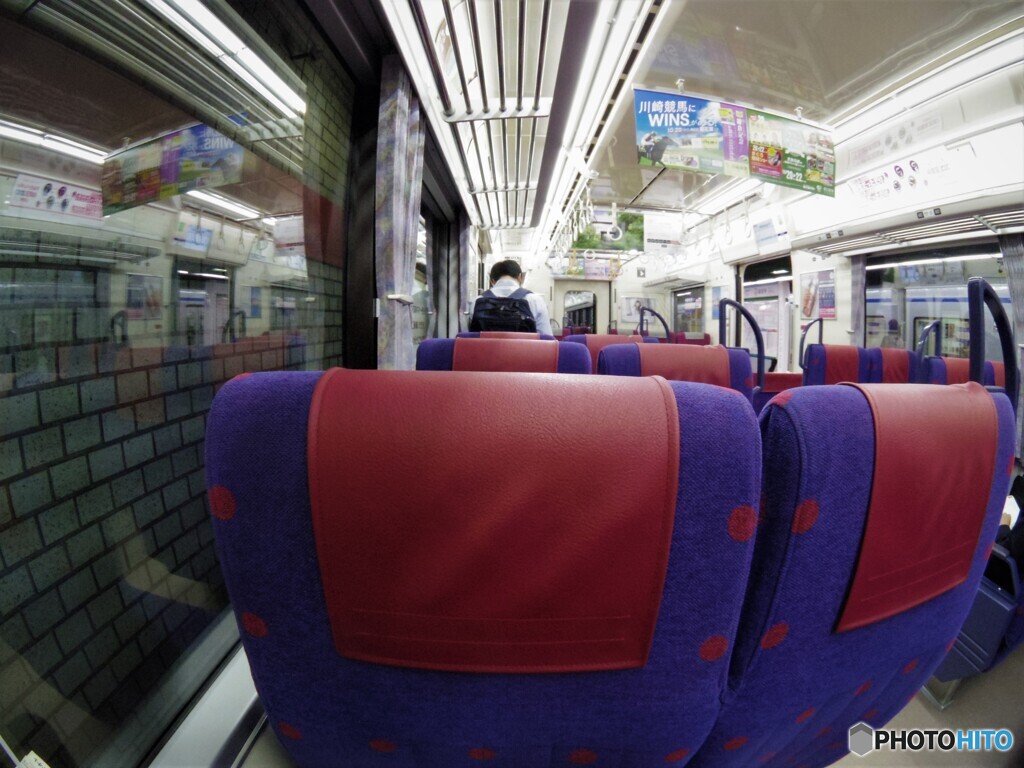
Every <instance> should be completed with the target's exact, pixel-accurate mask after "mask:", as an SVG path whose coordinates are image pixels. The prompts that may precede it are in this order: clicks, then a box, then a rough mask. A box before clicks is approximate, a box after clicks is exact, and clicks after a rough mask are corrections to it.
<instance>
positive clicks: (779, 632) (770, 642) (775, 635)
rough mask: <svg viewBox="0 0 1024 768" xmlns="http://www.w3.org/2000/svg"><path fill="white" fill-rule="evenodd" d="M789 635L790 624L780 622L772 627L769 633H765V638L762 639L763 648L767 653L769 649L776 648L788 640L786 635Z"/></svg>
mask: <svg viewBox="0 0 1024 768" xmlns="http://www.w3.org/2000/svg"><path fill="white" fill-rule="evenodd" d="M788 634H789V624H787V623H786V622H784V621H780V622H779V623H778V624H776V625H774V626H773V627H771V628H770V629H769V630H768V631H767V632H765V633H764V637H762V638H761V647H762V648H764V649H765V650H766V651H767V650H768V649H769V648H774V647H775V646H776V645H778V644H779V643H781V642H782V641H783V640H785V639H786V635H788Z"/></svg>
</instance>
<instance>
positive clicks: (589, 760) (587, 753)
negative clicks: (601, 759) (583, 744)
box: [569, 749, 597, 765]
mask: <svg viewBox="0 0 1024 768" xmlns="http://www.w3.org/2000/svg"><path fill="white" fill-rule="evenodd" d="M569 762H570V763H572V764H573V765H593V764H594V763H596V762H597V752H594V751H592V750H589V749H577V750H575V751H573V752H572V754H570V755H569Z"/></svg>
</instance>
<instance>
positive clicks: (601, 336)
mask: <svg viewBox="0 0 1024 768" xmlns="http://www.w3.org/2000/svg"><path fill="white" fill-rule="evenodd" d="M562 343H569V344H584V345H586V347H587V351H588V352H590V360H591V363H592V370H593V372H594V373H597V360H598V357H599V356H600V354H601V350H602V349H604V348H605V347H607V346H608V345H610V344H641V343H642V344H657V343H659V342H658V339H656V338H654V337H651V336H625V335H619V334H617V333H587V334H581V333H577V334H573V335H572V336H566V337H565V338H563V339H562Z"/></svg>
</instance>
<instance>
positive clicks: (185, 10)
mask: <svg viewBox="0 0 1024 768" xmlns="http://www.w3.org/2000/svg"><path fill="white" fill-rule="evenodd" d="M144 1H145V3H146V4H147V5H149V7H150V8H152V9H153V10H154V11H156V12H157V13H158V14H160V15H161V16H163V17H164V18H165V19H167V21H169V22H171V24H173V25H174V26H175V27H177V28H178V29H179V30H181V31H182V32H183V33H184V34H185V36H186V37H188V38H189V39H190V40H192V41H193V42H194V43H196V44H197V45H198V46H199V47H200V48H202V49H203V50H204V51H206V52H207V53H208V54H210V55H211V56H212V57H214V58H215V59H217V60H218V61H220V62H221V64H223V65H224V66H225V67H226V68H227V69H229V70H230V71H231V72H232V73H234V74H235V75H236V76H238V77H239V78H240V79H241V80H242V81H243V82H245V83H246V84H247V85H248V86H249V87H250V88H252V89H253V90H254V91H255V92H256V93H258V94H259V95H260V96H262V97H263V98H265V99H266V100H267V101H268V102H270V103H271V104H273V105H274V106H275V107H276V108H277V109H278V110H280V112H281V113H282V114H283V115H285V116H286V117H289V118H292V119H294V118H297V117H298V116H299V115H300V114H304V113H305V111H306V102H305V100H304V99H303V98H302V96H300V95H299V94H298V93H296V92H295V91H294V90H293V89H292V88H291V87H289V86H288V84H287V83H286V82H285V81H284V80H283V79H282V78H281V77H280V76H279V75H278V74H277V73H276V72H275V71H274V70H273V68H272V67H271V66H270V65H268V64H267V63H266V62H265V61H263V59H261V58H260V57H259V56H258V55H257V54H256V53H255V52H254V51H253V50H252V49H251V48H249V47H248V46H246V44H245V42H244V41H243V40H242V39H241V38H240V37H239V36H238V35H236V34H235V33H234V32H232V31H231V29H230V28H228V26H227V25H226V24H225V23H224V22H222V21H221V20H220V19H218V18H217V16H216V15H215V14H214V13H213V12H212V11H210V9H209V8H207V7H206V6H205V5H203V4H202V3H201V2H199V0H170V2H166V1H165V0H144ZM172 3H173V6H172ZM179 11H180V13H179Z"/></svg>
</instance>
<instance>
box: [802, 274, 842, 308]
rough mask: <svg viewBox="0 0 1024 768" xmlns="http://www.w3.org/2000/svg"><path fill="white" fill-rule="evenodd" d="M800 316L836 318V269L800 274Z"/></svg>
mask: <svg viewBox="0 0 1024 768" xmlns="http://www.w3.org/2000/svg"><path fill="white" fill-rule="evenodd" d="M800 317H801V319H804V320H810V319H812V318H816V317H820V318H822V319H824V320H835V319H836V271H835V270H834V269H824V270H822V271H820V272H806V273H804V274H802V275H800Z"/></svg>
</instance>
